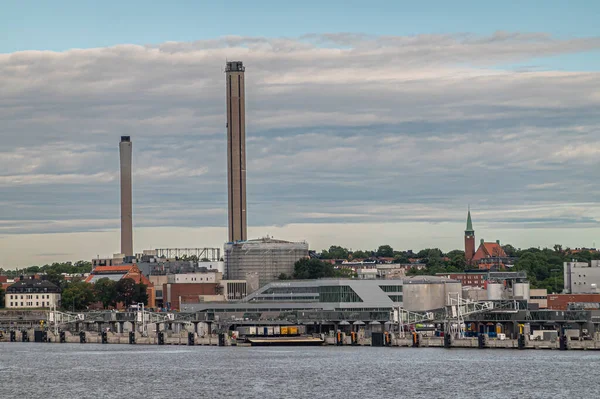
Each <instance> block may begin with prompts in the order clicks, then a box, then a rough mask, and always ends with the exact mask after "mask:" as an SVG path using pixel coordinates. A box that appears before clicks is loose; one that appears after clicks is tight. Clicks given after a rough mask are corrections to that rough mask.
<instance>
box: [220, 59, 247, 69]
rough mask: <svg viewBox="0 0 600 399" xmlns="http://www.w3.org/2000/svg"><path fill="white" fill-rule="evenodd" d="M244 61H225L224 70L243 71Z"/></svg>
mask: <svg viewBox="0 0 600 399" xmlns="http://www.w3.org/2000/svg"><path fill="white" fill-rule="evenodd" d="M245 70H246V68H244V63H243V62H242V61H227V66H226V67H225V72H244V71H245Z"/></svg>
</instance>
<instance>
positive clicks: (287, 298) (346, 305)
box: [190, 276, 461, 318]
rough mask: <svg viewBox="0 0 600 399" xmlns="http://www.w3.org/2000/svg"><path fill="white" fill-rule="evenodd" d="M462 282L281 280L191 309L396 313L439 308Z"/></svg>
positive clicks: (241, 313)
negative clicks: (237, 298)
mask: <svg viewBox="0 0 600 399" xmlns="http://www.w3.org/2000/svg"><path fill="white" fill-rule="evenodd" d="M460 293H461V284H460V282H459V281H456V280H450V279H445V278H441V277H434V276H417V277H411V278H404V279H398V280H388V279H385V280H358V279H319V280H302V281H301V280H298V281H277V282H271V283H268V284H267V285H265V286H263V287H261V288H260V289H259V290H257V291H256V292H253V293H252V294H250V295H248V296H246V297H245V298H244V299H243V300H242V301H239V302H236V303H229V304H216V303H210V304H209V303H206V304H196V305H193V307H191V308H190V309H193V310H195V311H200V312H208V313H215V312H216V313H231V316H233V317H241V318H243V317H244V314H247V313H252V314H255V313H261V314H265V315H268V314H271V315H272V316H273V317H277V316H278V315H279V314H280V313H281V312H285V311H298V310H317V311H318V310H322V311H356V312H387V313H389V312H391V311H393V308H395V307H403V308H404V309H407V310H410V311H415V312H418V311H427V310H431V309H440V308H443V307H444V306H446V305H448V304H449V303H448V302H449V297H451V296H452V295H456V296H458V295H460Z"/></svg>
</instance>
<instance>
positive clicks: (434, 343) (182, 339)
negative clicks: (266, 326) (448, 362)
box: [0, 329, 600, 350]
mask: <svg viewBox="0 0 600 399" xmlns="http://www.w3.org/2000/svg"><path fill="white" fill-rule="evenodd" d="M13 331H14V335H12V334H11V332H10V331H5V332H4V334H3V336H2V337H1V338H0V342H11V335H12V338H13V339H14V342H32V343H33V342H36V341H35V337H36V331H37V332H38V333H39V330H36V329H27V330H13ZM45 332H46V335H45V336H46V339H47V341H46V342H48V343H60V342H61V340H60V334H58V335H55V334H54V331H51V330H46V331H45ZM80 334H83V337H82V335H80ZM163 334H164V345H184V346H187V345H188V344H189V343H190V341H189V339H188V338H189V337H188V331H185V330H183V331H181V332H174V331H169V330H167V331H163ZM193 334H194V340H193V341H192V343H193V345H194V346H197V345H210V346H218V345H219V336H218V335H216V334H213V335H202V336H200V335H198V333H195V332H194V333H193ZM38 335H39V334H38ZM106 338H107V339H106V344H127V345H129V333H128V332H124V333H120V332H118V333H117V332H106ZM322 338H324V343H323V345H335V346H373V345H374V341H373V339H372V338H371V337H367V336H365V334H357V336H356V341H355V342H353V341H352V336H351V335H346V334H343V333H342V334H340V337H338V336H336V335H334V336H330V335H325V336H324V337H322ZM82 340H83V341H82ZM64 342H65V343H72V344H74V343H77V344H79V343H87V344H102V335H101V333H98V332H94V331H92V332H90V331H86V332H83V331H82V332H74V333H71V332H68V331H65V332H64ZM135 344H136V345H158V335H157V334H156V333H155V332H152V333H150V334H148V335H147V336H143V335H142V334H140V333H139V332H136V333H135ZM224 345H225V346H233V345H235V346H248V345H245V344H244V340H239V341H236V340H234V339H232V338H230V337H228V336H226V337H225V340H224ZM383 346H388V347H397V348H403V347H404V348H412V347H415V344H414V342H413V337H412V336H407V335H405V336H398V335H396V334H390V342H389V344H388V345H383ZM417 347H419V348H444V338H443V337H425V336H420V337H419V342H418V346H417ZM452 348H459V349H467V348H473V349H519V342H518V339H503V340H500V339H485V340H484V344H483V345H482V344H481V343H480V342H479V339H478V338H460V339H452V340H451V343H450V347H449V348H448V349H447V350H452ZM523 349H537V350H540V349H554V350H561V346H560V340H559V339H555V340H552V341H530V340H525V346H524V347H523ZM562 350H600V340H598V339H597V340H569V341H567V347H566V348H562Z"/></svg>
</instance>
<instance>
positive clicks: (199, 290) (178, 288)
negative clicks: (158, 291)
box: [163, 283, 221, 310]
mask: <svg viewBox="0 0 600 399" xmlns="http://www.w3.org/2000/svg"><path fill="white" fill-rule="evenodd" d="M219 294H221V292H220V285H219V283H174V284H163V302H164V303H165V306H166V304H167V303H169V304H170V308H171V309H178V310H180V306H181V303H184V304H186V303H199V302H200V297H201V296H204V295H219ZM180 301H181V303H180Z"/></svg>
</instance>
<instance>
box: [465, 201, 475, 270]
mask: <svg viewBox="0 0 600 399" xmlns="http://www.w3.org/2000/svg"><path fill="white" fill-rule="evenodd" d="M473 255H475V230H473V223H472V222H471V209H469V213H468V215H467V229H466V230H465V260H466V261H467V265H468V264H471V261H472V260H473Z"/></svg>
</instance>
